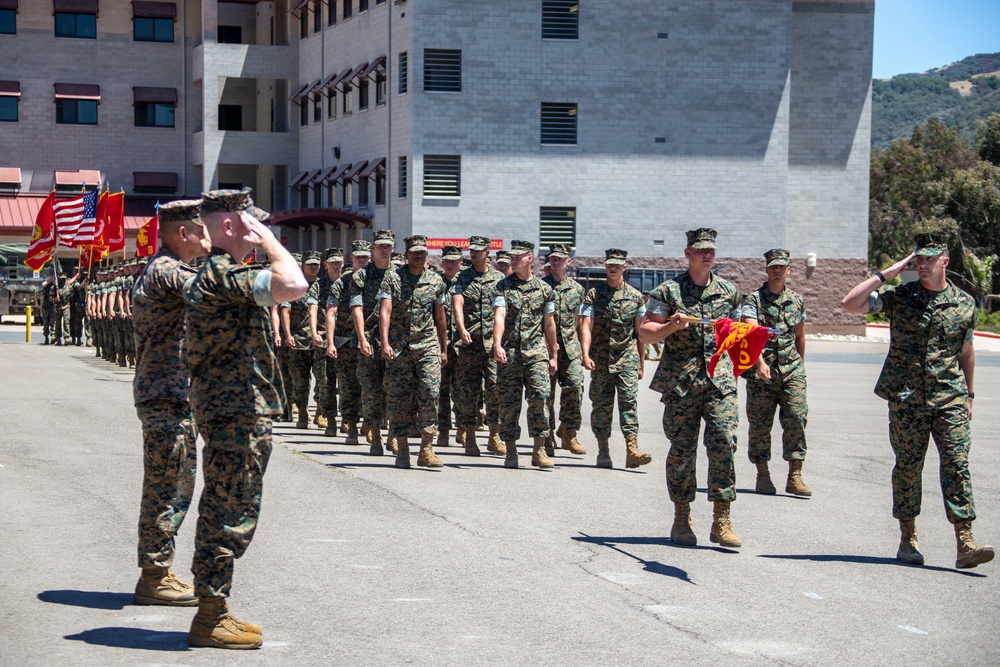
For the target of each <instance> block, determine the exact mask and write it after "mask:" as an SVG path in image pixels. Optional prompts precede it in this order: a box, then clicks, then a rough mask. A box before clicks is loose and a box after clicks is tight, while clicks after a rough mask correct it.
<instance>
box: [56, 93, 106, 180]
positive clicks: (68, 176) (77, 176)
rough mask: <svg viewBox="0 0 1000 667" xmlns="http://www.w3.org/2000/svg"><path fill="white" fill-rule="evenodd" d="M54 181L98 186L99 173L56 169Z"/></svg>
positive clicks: (89, 170) (88, 170)
mask: <svg viewBox="0 0 1000 667" xmlns="http://www.w3.org/2000/svg"><path fill="white" fill-rule="evenodd" d="M57 85H58V84H57ZM55 179H56V185H79V186H82V185H84V184H87V185H100V184H101V172H100V171H99V170H97V169H72V170H70V169H56V172H55Z"/></svg>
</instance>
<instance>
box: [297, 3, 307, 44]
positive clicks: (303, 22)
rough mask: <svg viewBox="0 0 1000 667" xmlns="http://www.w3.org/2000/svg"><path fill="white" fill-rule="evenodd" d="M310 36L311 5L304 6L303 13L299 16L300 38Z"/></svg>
mask: <svg viewBox="0 0 1000 667" xmlns="http://www.w3.org/2000/svg"><path fill="white" fill-rule="evenodd" d="M308 36H309V5H306V6H305V7H303V8H302V14H301V15H300V16H299V39H305V38H306V37H308Z"/></svg>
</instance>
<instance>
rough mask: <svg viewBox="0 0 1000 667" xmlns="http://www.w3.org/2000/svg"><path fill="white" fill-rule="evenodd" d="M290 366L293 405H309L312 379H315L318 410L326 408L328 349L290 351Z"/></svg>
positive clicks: (314, 395)
mask: <svg viewBox="0 0 1000 667" xmlns="http://www.w3.org/2000/svg"><path fill="white" fill-rule="evenodd" d="M288 366H289V370H290V371H291V373H292V403H293V404H295V405H305V406H308V405H309V386H310V384H311V382H312V379H313V378H315V380H316V385H315V389H314V391H313V398H314V400H315V401H316V406H317V408H321V407H322V406H324V405H325V404H326V348H323V347H312V348H310V349H307V350H296V349H289V350H288ZM310 376H311V377H310Z"/></svg>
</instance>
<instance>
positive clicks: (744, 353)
mask: <svg viewBox="0 0 1000 667" xmlns="http://www.w3.org/2000/svg"><path fill="white" fill-rule="evenodd" d="M771 333H772V332H771V330H770V329H768V328H767V327H762V326H757V325H752V324H747V323H745V322H737V321H735V320H731V319H729V318H728V317H723V318H720V319H719V320H717V321H716V322H715V348H716V351H715V354H713V355H712V359H711V360H710V361H709V362H708V374H709V376H711V377H715V366H716V365H717V364H718V363H719V358H720V357H722V355H723V354H724V353H726V352H728V353H729V358H730V359H732V360H733V375H735V376H736V377H739V376H740V374H741V373H743V371H746V370H749V369H750V368H752V367H753V365H754V364H756V363H757V359H759V358H760V353H761V352H763V351H764V345H765V344H766V343H767V339H768V338H769V337H770V336H771Z"/></svg>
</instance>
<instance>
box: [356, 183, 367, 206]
mask: <svg viewBox="0 0 1000 667" xmlns="http://www.w3.org/2000/svg"><path fill="white" fill-rule="evenodd" d="M358 208H368V179H367V178H362V179H359V180H358Z"/></svg>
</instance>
